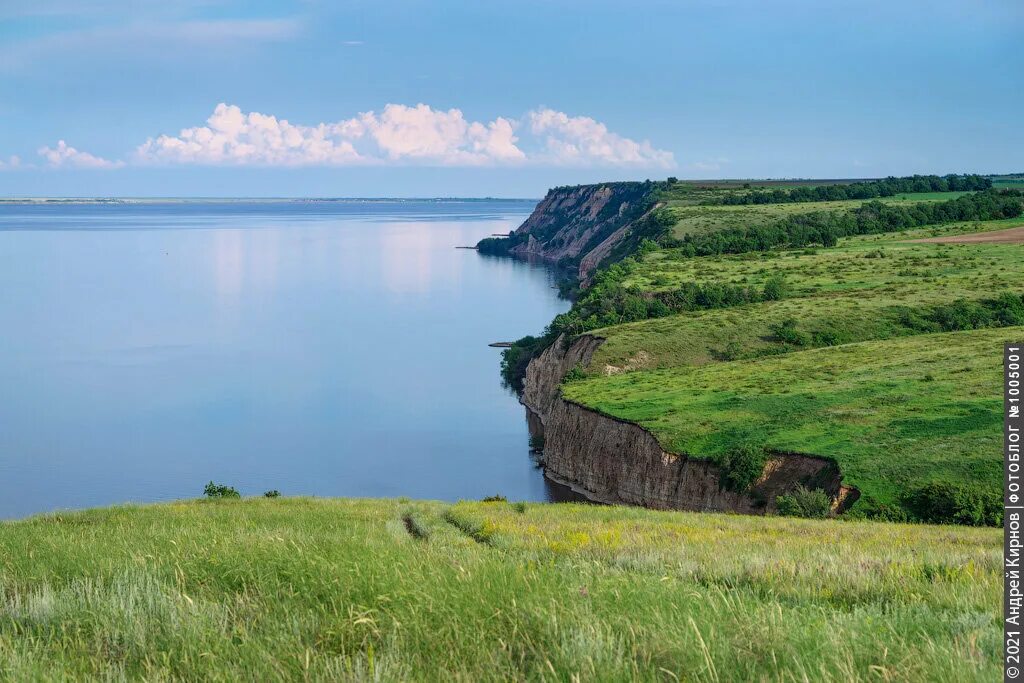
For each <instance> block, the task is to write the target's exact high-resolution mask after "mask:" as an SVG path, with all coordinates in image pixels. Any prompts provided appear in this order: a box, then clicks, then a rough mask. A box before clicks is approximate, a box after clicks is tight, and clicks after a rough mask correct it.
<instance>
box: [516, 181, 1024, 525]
mask: <svg viewBox="0 0 1024 683" xmlns="http://www.w3.org/2000/svg"><path fill="white" fill-rule="evenodd" d="M968 182H972V183H979V182H981V181H979V180H978V179H977V178H973V179H972V178H969V177H966V176H964V177H955V176H949V177H947V178H946V179H936V178H931V179H922V178H919V177H918V178H908V179H886V180H882V181H871V182H867V183H861V184H857V183H848V184H844V185H841V186H837V185H831V186H830V185H813V186H812V185H808V186H799V185H797V186H781V187H771V186H768V187H760V186H758V185H757V184H749V183H744V184H743V185H736V184H732V185H728V184H725V185H693V184H685V183H669V184H668V185H667V186H666V187H664V188H662V189H661V190H659V194H658V198H659V201H661V203H662V204H663V207H662V208H661V209H659V211H661V212H662V213H661V214H660V217H659V220H660V222H661V224H662V225H663V226H664V231H663V232H662V233H661V235H660V236H659V237H658V238H657V239H656V240H648V241H646V242H643V243H642V244H641V245H640V246H639V247H638V249H637V250H636V252H635V253H633V254H632V255H631V256H629V257H627V258H625V259H623V260H622V261H620V262H618V263H616V264H613V265H610V266H608V267H606V268H605V269H604V270H602V271H600V272H598V273H597V274H596V275H594V276H593V279H592V282H591V283H590V286H589V287H588V288H586V289H584V290H582V291H581V293H580V296H579V298H578V299H577V300H576V302H575V303H574V306H573V309H572V310H571V311H570V312H568V313H566V314H563V315H560V316H558V317H557V318H556V319H555V320H554V321H553V323H552V325H551V327H550V328H549V330H548V332H547V335H546V336H545V337H541V338H540V341H538V340H530V341H531V343H532V347H531V348H532V349H536V348H538V347H540V346H541V345H542V344H543V343H546V342H549V341H550V340H551V339H552V338H553V337H554V335H556V334H559V333H561V334H565V335H567V336H568V337H569V338H570V339H571V338H572V337H574V336H576V335H578V334H581V333H590V334H592V335H594V336H596V337H599V338H601V339H603V340H604V343H603V344H602V345H601V346H600V347H599V348H598V349H597V351H596V352H594V354H593V356H592V357H591V359H590V362H589V364H588V365H587V366H586V367H579V368H577V369H576V370H575V371H573V372H571V373H570V379H571V380H572V381H571V382H569V383H567V384H566V385H565V386H564V387H563V395H564V396H565V397H566V398H568V399H569V400H571V401H572V402H574V403H576V404H579V405H582V406H584V407H587V408H591V409H594V410H596V411H598V412H600V413H602V414H604V415H607V416H611V417H614V418H617V419H620V420H626V421H629V422H634V423H637V424H639V425H641V426H643V427H645V428H647V429H649V430H650V431H651V433H652V434H653V435H654V436H655V437H656V438H657V440H658V442H659V443H660V445H661V447H662V448H663V449H665V450H667V451H670V452H673V453H679V454H683V455H686V456H688V457H690V458H697V459H707V460H712V461H714V462H715V463H716V464H717V465H718V466H719V468H720V469H721V470H722V471H723V472H724V475H725V479H726V481H727V482H729V481H731V484H729V485H730V486H732V487H734V490H741V489H742V488H743V486H745V485H747V484H744V483H743V482H747V481H748V480H749V481H753V479H756V476H755V475H756V472H755V470H756V469H757V465H758V463H760V462H765V460H764V458H765V457H766V456H767V455H769V454H772V453H781V454H785V453H797V454H803V455H813V456H818V457H824V458H826V459H830V460H833V461H835V462H836V463H837V464H839V466H840V471H841V472H842V475H843V483H844V484H845V485H849V486H854V487H856V488H857V489H859V491H860V493H861V498H860V500H859V501H858V502H857V503H856V504H855V505H854V509H853V511H852V513H853V514H855V515H858V516H862V515H872V516H880V517H885V518H895V519H924V520H929V521H946V522H959V523H988V524H997V523H999V516H998V511H997V510H996V508H997V507H998V505H997V503H998V497H999V491H1000V488H1001V470H1000V456H999V443H1000V439H1001V403H1000V401H1001V391H1000V379H999V378H1000V374H999V373H1000V363H1001V347H1002V344H1003V343H1004V342H1012V341H1020V340H1021V339H1022V338H1024V327H1022V326H1024V244H1021V242H1022V241H1024V240H1022V239H1021V236H1019V233H1020V231H1019V230H1014V229H1017V228H1019V227H1020V226H1022V225H1024V196H1022V195H1021V194H1020V193H1019V192H1017V191H1015V190H992V189H988V188H986V187H982V189H980V190H978V191H963V190H960V189H955V187H954V186H957V187H959V185H957V184H958V183H961V184H962V183H968ZM927 183H931V184H932V185H934V186H935V187H940V186H942V187H945V188H946V189H948V190H951V191H935V190H932V191H904V189H906V188H907V187H910V186H917V185H923V184H927ZM943 183H945V185H943ZM981 184H982V185H984V184H985V183H981ZM911 189H914V188H913V187H911ZM810 195H814V196H820V197H823V199H821V200H820V201H804V200H803V199H802V198H804V197H807V196H810ZM852 196H859V197H866V196H870V197H871V198H870V199H865V198H849V197H852ZM964 215H970V216H974V217H975V218H974V219H972V220H963V219H962V218H958V217H962V216H964ZM997 230H998V231H1003V232H1002V233H1000V234H999V235H996V234H992V235H991V238H989V237H987V236H986V235H988V234H989V233H992V232H993V231H997ZM965 235H973V236H975V238H973V241H970V242H969V243H967V242H963V237H964V236H965ZM979 235H980V236H981V237H980V238H977V236H979ZM517 351H518V350H517V349H513V350H512V351H511V352H510V354H509V355H508V356H507V358H515V360H516V363H515V364H512V363H506V366H505V367H506V371H509V370H512V369H515V368H517V367H522V366H523V365H524V362H523V359H524V358H525V357H527V356H528V355H529V354H528V353H527V352H526V351H518V355H516V354H517ZM527 351H529V349H527ZM533 352H534V353H535V351H533ZM737 462H739V463H741V464H742V467H743V468H745V469H748V470H750V472H749V473H748V474H750V476H743V477H739V479H738V480H737V481H732V480H731V471H732V470H733V469H735V468H736V466H737V465H736V463H737ZM752 477H753V479H752ZM736 487H738V489H737V488H736ZM951 501H952V502H951Z"/></svg>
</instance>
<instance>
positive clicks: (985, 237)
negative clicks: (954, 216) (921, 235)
mask: <svg viewBox="0 0 1024 683" xmlns="http://www.w3.org/2000/svg"><path fill="white" fill-rule="evenodd" d="M911 241H912V242H931V243H934V244H986V243H987V244H1024V225H1018V226H1017V227H1015V228H1007V229H1006V230H993V231H991V232H972V233H971V234H969V235H950V236H949V237H929V238H928V239H924V240H911Z"/></svg>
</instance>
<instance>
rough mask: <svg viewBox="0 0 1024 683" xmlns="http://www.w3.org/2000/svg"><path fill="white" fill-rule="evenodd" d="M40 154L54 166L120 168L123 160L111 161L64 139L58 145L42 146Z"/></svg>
mask: <svg viewBox="0 0 1024 683" xmlns="http://www.w3.org/2000/svg"><path fill="white" fill-rule="evenodd" d="M39 156H41V157H43V158H44V159H46V161H47V163H48V164H49V165H50V166H51V167H52V168H118V167H120V166H124V162H123V161H109V160H107V159H104V158H103V157H98V156H95V155H93V154H89V153H88V152H82V151H79V150H77V149H75V148H74V147H71V146H70V145H68V144H67V143H66V142H64V141H63V140H59V141H58V142H57V146H56V147H40V148H39Z"/></svg>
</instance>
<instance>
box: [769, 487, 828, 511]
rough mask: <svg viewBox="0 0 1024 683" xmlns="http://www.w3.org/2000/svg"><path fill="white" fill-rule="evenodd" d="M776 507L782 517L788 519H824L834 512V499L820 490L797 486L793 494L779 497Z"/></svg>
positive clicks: (776, 500)
mask: <svg viewBox="0 0 1024 683" xmlns="http://www.w3.org/2000/svg"><path fill="white" fill-rule="evenodd" d="M775 507H776V510H777V511H778V513H779V514H780V515H783V516H786V517H806V518H809V519H824V518H825V517H828V516H829V515H830V514H831V512H832V499H831V498H830V497H829V495H828V494H827V493H825V492H824V491H822V490H820V489H807V488H804V487H803V486H797V487H796V489H794V490H793V492H792V493H787V494H785V495H782V496H778V497H777V498H776V499H775Z"/></svg>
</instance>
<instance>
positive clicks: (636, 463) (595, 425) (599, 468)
mask: <svg viewBox="0 0 1024 683" xmlns="http://www.w3.org/2000/svg"><path fill="white" fill-rule="evenodd" d="M602 342H603V340H602V339H600V338H597V337H593V336H589V335H584V336H582V337H580V338H578V339H577V340H576V341H575V342H573V343H571V344H568V343H566V341H565V339H564V338H562V337H560V338H559V339H558V340H557V341H556V342H555V343H554V344H553V345H552V346H551V347H549V348H548V349H547V350H545V351H544V352H543V353H541V354H540V355H539V356H538V357H537V358H535V359H534V360H533V361H531V362H530V365H529V367H528V368H527V371H526V382H525V385H524V386H525V389H524V391H523V395H522V398H521V400H522V403H523V404H524V405H525V406H526V408H527V410H528V411H530V412H531V413H532V415H530V416H529V417H530V419H529V425H530V429H531V433H533V434H537V433H541V434H542V435H543V437H544V465H545V469H546V473H547V474H548V476H550V477H551V478H552V479H554V480H555V481H558V482H560V483H563V484H568V485H570V486H572V487H573V488H575V489H577V490H579V491H580V492H582V493H584V494H586V495H587V496H589V497H590V498H593V499H594V500H598V501H602V502H608V503H628V504H632V505H642V506H644V507H650V508H659V509H677V510H706V511H707V510H719V511H735V512H744V513H756V514H761V513H765V512H770V511H772V510H773V509H774V507H775V498H776V496H779V495H781V494H783V493H786V492H788V491H791V490H792V489H793V488H794V487H796V486H797V485H798V484H803V485H805V486H808V487H811V488H820V489H823V490H825V491H826V492H827V493H828V494H829V495H830V496H831V497H832V499H833V501H834V504H833V508H834V509H835V510H836V511H842V510H843V509H846V508H847V507H849V505H851V504H852V503H853V502H854V501H855V500H856V499H857V496H858V495H859V494H858V493H857V491H856V490H855V489H851V488H848V487H844V486H843V485H842V483H841V475H840V472H839V468H838V467H837V466H836V464H835V463H833V462H831V461H829V460H826V459H823V458H814V457H809V456H805V455H798V454H784V453H778V454H773V455H772V456H771V457H770V458H769V459H768V462H767V463H766V465H765V468H764V472H763V473H762V475H761V477H760V479H758V481H757V482H755V484H754V485H753V486H752V487H751V488H750V489H748V490H747V491H743V492H739V493H738V492H735V491H729V490H726V489H723V488H722V487H721V486H720V485H719V482H720V480H721V476H720V474H721V473H720V472H719V470H718V468H717V467H716V466H715V465H714V463H712V462H711V461H708V460H701V459H697V458H691V457H687V456H686V455H683V454H678V453H670V452H667V451H665V450H663V449H662V447H661V445H660V444H659V443H658V440H657V439H656V438H655V437H654V435H653V434H651V433H650V432H649V431H647V430H646V429H644V428H643V427H641V426H639V425H637V424H634V423H631V422H626V421H624V420H619V419H617V418H614V417H611V416H608V415H603V414H601V413H598V412H597V411H594V410H592V409H590V408H587V407H585V406H582V405H579V404H577V403H573V402H571V401H568V400H566V399H564V398H562V397H561V395H560V391H559V385H560V383H561V380H562V377H563V376H564V375H565V373H566V372H568V371H569V370H570V369H572V368H573V367H574V366H575V365H577V364H581V365H584V366H585V365H586V364H588V363H589V362H590V358H591V357H592V356H593V353H594V351H595V350H596V349H597V348H598V347H599V346H600V345H601V343H602Z"/></svg>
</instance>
